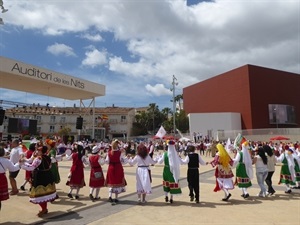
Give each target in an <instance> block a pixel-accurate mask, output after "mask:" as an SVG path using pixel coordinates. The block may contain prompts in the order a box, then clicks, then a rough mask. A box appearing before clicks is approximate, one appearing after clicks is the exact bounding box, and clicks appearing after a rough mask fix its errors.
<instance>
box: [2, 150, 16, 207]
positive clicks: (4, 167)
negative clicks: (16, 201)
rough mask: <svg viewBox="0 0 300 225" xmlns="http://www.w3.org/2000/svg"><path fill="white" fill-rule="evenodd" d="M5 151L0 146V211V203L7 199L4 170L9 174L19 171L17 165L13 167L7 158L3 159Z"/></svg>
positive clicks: (6, 183)
mask: <svg viewBox="0 0 300 225" xmlns="http://www.w3.org/2000/svg"><path fill="white" fill-rule="evenodd" d="M4 155H5V150H4V148H3V147H2V146H0V210H1V202H2V201H5V200H7V199H9V193H8V182H7V178H6V175H5V172H6V170H9V171H11V172H14V171H18V170H20V167H19V163H16V164H15V165H14V164H13V163H12V162H11V161H10V160H9V159H7V158H4Z"/></svg>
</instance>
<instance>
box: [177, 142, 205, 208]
mask: <svg viewBox="0 0 300 225" xmlns="http://www.w3.org/2000/svg"><path fill="white" fill-rule="evenodd" d="M195 149H196V147H195V146H194V145H189V146H188V147H187V152H188V155H187V156H186V157H185V159H183V160H182V163H183V164H188V170H187V181H188V187H189V191H190V194H189V196H190V201H191V202H193V201H194V199H195V202H196V203H199V202H200V201H199V164H201V165H207V163H206V162H204V161H203V159H202V158H201V157H200V155H199V154H197V153H196V152H195Z"/></svg>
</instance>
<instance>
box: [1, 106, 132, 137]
mask: <svg viewBox="0 0 300 225" xmlns="http://www.w3.org/2000/svg"><path fill="white" fill-rule="evenodd" d="M94 110H95V112H94V120H95V121H94V123H93V121H92V120H93V113H92V109H91V108H86V109H84V108H80V107H75V106H74V107H64V108H60V107H45V106H27V107H24V106H23V107H13V108H9V109H6V110H5V117H4V120H3V125H2V126H1V128H2V132H1V134H2V135H1V138H2V139H3V140H6V139H7V138H8V136H9V137H12V138H14V137H19V136H20V135H21V136H24V135H26V134H30V133H32V131H30V129H33V130H34V129H35V132H34V133H35V134H36V135H40V136H43V137H46V136H49V135H58V134H59V131H60V130H62V129H63V128H66V127H68V128H70V130H71V131H70V133H69V135H70V136H75V137H77V136H78V135H83V136H90V137H91V138H92V128H93V126H94V131H95V137H94V138H95V139H97V140H101V139H104V138H108V139H112V138H122V139H126V138H127V137H130V135H131V129H132V124H133V121H134V117H135V109H134V108H125V107H115V106H113V107H105V108H95V109H94ZM79 116H81V117H82V118H83V120H82V128H81V129H80V130H79V129H76V126H77V124H76V122H77V118H78V117H79ZM15 119H18V120H19V123H24V121H25V122H26V120H29V121H36V128H30V123H29V122H28V124H27V126H29V127H27V128H22V129H21V128H16V127H15V128H13V127H11V126H17V122H16V124H9V123H12V121H15ZM23 125H24V124H23ZM18 126H19V125H18ZM25 126H26V125H25ZM10 130H13V131H18V132H10ZM100 131H101V132H100Z"/></svg>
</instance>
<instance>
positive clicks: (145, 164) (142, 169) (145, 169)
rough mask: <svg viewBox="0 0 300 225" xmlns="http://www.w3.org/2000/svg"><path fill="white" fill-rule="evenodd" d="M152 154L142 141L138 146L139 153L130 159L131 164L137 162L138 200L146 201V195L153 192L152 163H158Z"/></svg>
mask: <svg viewBox="0 0 300 225" xmlns="http://www.w3.org/2000/svg"><path fill="white" fill-rule="evenodd" d="M156 162H157V161H156V160H153V159H152V157H151V156H150V154H148V149H147V147H146V146H145V145H144V144H143V143H141V144H139V145H138V147H137V155H136V156H135V157H134V158H130V159H129V160H128V163H129V165H131V166H133V165H135V164H137V168H136V191H137V195H138V202H142V203H146V195H149V194H151V193H152V188H151V182H152V178H151V170H150V165H154V164H156Z"/></svg>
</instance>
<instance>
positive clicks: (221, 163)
mask: <svg viewBox="0 0 300 225" xmlns="http://www.w3.org/2000/svg"><path fill="white" fill-rule="evenodd" d="M216 147H217V150H218V151H217V153H216V155H215V158H214V160H213V161H211V162H210V164H211V165H212V166H213V167H216V170H215V177H216V186H215V188H214V192H217V191H220V190H223V191H224V193H225V196H224V198H222V201H228V200H229V198H230V197H231V194H230V193H229V190H233V189H234V184H233V180H232V178H233V177H234V175H233V172H232V170H231V167H232V166H233V163H234V161H233V160H232V159H231V157H230V155H229V154H228V152H227V151H226V150H225V148H224V146H223V145H222V144H220V143H219V144H217V146H216Z"/></svg>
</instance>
